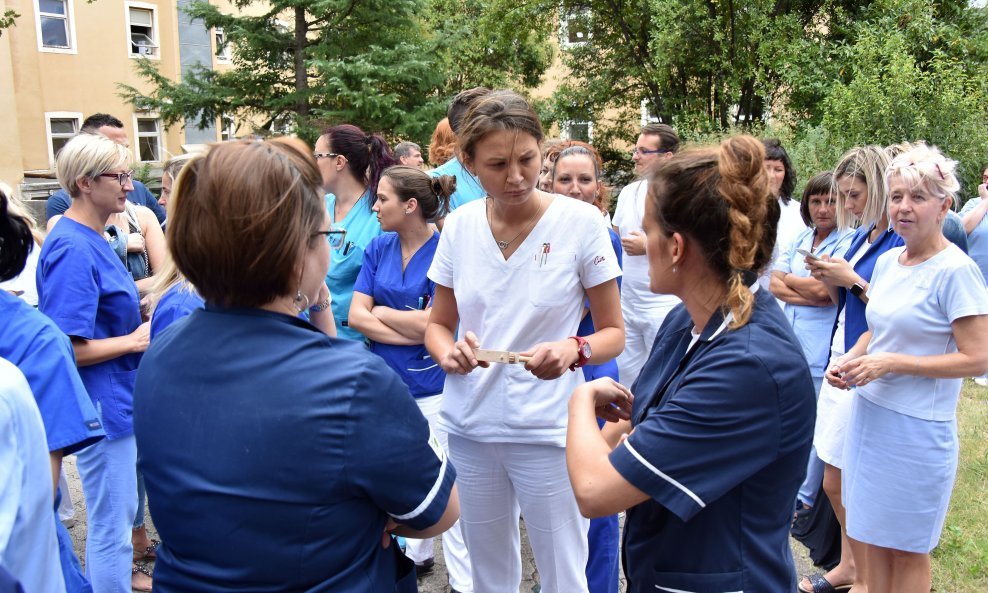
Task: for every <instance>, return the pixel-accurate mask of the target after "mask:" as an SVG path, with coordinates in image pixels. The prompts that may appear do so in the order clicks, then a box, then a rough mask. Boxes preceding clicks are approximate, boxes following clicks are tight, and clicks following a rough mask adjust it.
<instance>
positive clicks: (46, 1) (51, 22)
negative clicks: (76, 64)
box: [34, 0, 76, 54]
mask: <svg viewBox="0 0 988 593" xmlns="http://www.w3.org/2000/svg"><path fill="white" fill-rule="evenodd" d="M34 6H35V10H36V12H37V14H38V21H37V23H36V24H37V33H38V49H39V50H40V51H44V52H53V53H72V54H74V53H76V51H75V24H74V23H73V21H72V0H34Z"/></svg>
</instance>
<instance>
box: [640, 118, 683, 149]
mask: <svg viewBox="0 0 988 593" xmlns="http://www.w3.org/2000/svg"><path fill="white" fill-rule="evenodd" d="M642 134H643V135H645V136H658V137H659V148H661V149H662V150H668V151H669V152H676V151H678V150H679V134H677V133H676V130H674V129H672V126H670V125H668V124H647V125H644V126H642Z"/></svg>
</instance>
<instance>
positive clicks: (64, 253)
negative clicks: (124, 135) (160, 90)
mask: <svg viewBox="0 0 988 593" xmlns="http://www.w3.org/2000/svg"><path fill="white" fill-rule="evenodd" d="M130 160H131V154H130V153H129V152H128V150H127V148H126V147H124V146H121V145H119V144H116V143H115V142H113V141H112V140H109V139H107V138H105V137H103V136H98V135H92V134H81V135H79V136H76V137H75V138H73V139H72V140H70V141H69V142H68V143H67V144H66V145H65V147H64V148H62V150H61V151H60V152H59V153H58V160H57V167H56V168H57V170H58V182H59V184H60V185H61V186H62V188H64V189H65V190H66V191H67V192H68V193H69V195H70V196H71V197H72V206H71V207H69V209H68V210H67V211H66V212H65V215H64V216H63V217H62V218H61V219H60V220H59V221H58V222H57V223H55V226H54V228H53V229H52V231H51V233H50V234H49V235H48V239H47V240H46V241H45V245H44V247H43V248H42V249H41V259H40V261H39V264H38V308H39V309H40V310H41V312H42V313H44V314H45V315H47V316H48V317H50V318H51V319H52V321H54V322H55V325H57V326H58V327H59V329H61V330H62V332H63V333H65V334H66V335H68V336H69V337H70V338H71V339H72V347H73V350H74V351H75V359H76V364H77V365H78V367H79V375H80V376H81V377H82V382H83V384H84V385H85V387H86V391H87V392H88V393H89V397H90V399H91V400H92V402H93V404H94V405H95V407H96V412H97V414H98V415H99V418H100V420H101V422H102V424H103V428H104V430H105V431H106V439H105V440H102V441H99V442H97V443H95V444H94V445H91V446H90V447H87V448H86V449H83V450H82V451H79V452H78V454H77V458H78V468H79V474H80V476H81V477H82V483H83V492H84V494H85V497H86V509H87V512H88V517H87V525H88V533H87V538H86V572H87V573H88V575H89V578H90V581H91V582H92V585H93V589H94V591H96V592H97V593H103V592H113V593H117V592H119V593H128V592H129V591H130V590H131V588H132V587H133V588H135V589H139V590H150V588H151V578H150V576H149V575H147V574H142V573H141V572H139V571H138V572H134V573H133V575H132V555H133V546H132V544H131V527H132V524H133V522H134V514H135V513H136V511H137V497H136V496H135V493H136V492H137V478H136V475H135V471H134V467H135V464H136V463H137V448H136V445H135V441H134V426H133V421H132V408H133V387H134V378H135V376H136V374H137V365H138V363H139V362H140V360H141V353H142V352H143V351H144V350H145V349H146V348H147V345H148V324H147V323H141V311H140V305H139V303H138V296H137V288H136V286H135V285H134V280H133V278H131V276H130V274H129V273H128V272H127V269H126V268H125V267H124V265H123V263H121V261H120V258H119V257H117V255H116V253H114V252H113V250H112V249H111V248H110V246H109V244H108V243H107V241H106V239H105V238H104V236H103V227H104V223H105V221H106V219H107V217H109V216H110V215H111V214H113V213H115V212H122V211H123V210H124V207H125V204H126V203H127V192H128V191H130V190H131V189H133V186H132V184H131V179H132V177H133V171H130V170H129V163H130ZM145 570H146V569H145ZM132 576H133V579H132Z"/></svg>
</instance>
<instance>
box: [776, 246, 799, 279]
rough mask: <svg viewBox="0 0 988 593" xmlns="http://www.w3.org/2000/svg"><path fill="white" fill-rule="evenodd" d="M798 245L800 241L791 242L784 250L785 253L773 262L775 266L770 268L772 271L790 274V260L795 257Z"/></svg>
mask: <svg viewBox="0 0 988 593" xmlns="http://www.w3.org/2000/svg"><path fill="white" fill-rule="evenodd" d="M799 245H800V241H792V242H791V243H789V247H788V248H787V249H786V252H785V253H783V254H781V256H782V257H779V258H778V259H777V260H776V261H775V265H774V266H772V271H773V272H782V273H783V274H791V273H792V260H793V258H794V257H795V256H796V248H797V247H799Z"/></svg>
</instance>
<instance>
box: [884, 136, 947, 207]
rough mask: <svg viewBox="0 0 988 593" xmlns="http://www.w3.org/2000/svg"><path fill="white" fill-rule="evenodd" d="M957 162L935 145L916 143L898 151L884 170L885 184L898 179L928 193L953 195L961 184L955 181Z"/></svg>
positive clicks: (941, 197) (945, 196)
mask: <svg viewBox="0 0 988 593" xmlns="http://www.w3.org/2000/svg"><path fill="white" fill-rule="evenodd" d="M956 170H957V161H954V160H951V159H948V158H947V157H945V156H944V155H943V153H942V152H940V149H938V148H937V147H935V146H927V145H926V144H925V143H922V142H918V143H916V144H913V145H911V146H910V147H909V149H908V150H906V151H904V152H901V153H899V155H898V156H896V157H895V159H893V161H892V162H891V163H890V164H889V166H888V167H887V168H886V169H885V183H886V185H891V183H892V180H893V179H901V180H902V181H904V182H905V183H906V185H908V186H909V188H910V189H917V188H922V189H925V190H926V191H928V192H929V193H930V195H932V196H934V197H937V198H940V199H941V200H943V199H945V198H948V197H949V198H953V197H954V196H955V195H956V194H957V192H958V190H960V188H961V184H960V182H959V181H957V175H956V174H955V171H956Z"/></svg>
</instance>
